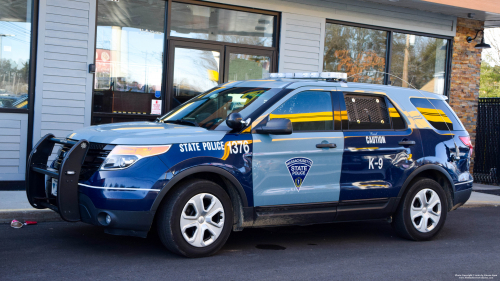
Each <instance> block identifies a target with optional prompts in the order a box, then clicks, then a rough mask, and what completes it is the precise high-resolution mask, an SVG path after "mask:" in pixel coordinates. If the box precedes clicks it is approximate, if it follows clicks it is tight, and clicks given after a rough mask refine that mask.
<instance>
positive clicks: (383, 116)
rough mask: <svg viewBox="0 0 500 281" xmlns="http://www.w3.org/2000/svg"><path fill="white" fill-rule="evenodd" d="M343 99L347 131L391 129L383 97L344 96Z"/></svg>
mask: <svg viewBox="0 0 500 281" xmlns="http://www.w3.org/2000/svg"><path fill="white" fill-rule="evenodd" d="M344 99H345V105H346V110H347V117H348V122H349V130H374V129H375V130H376V129H391V122H390V120H389V112H388V108H387V104H386V102H385V99H384V98H383V97H379V96H362V95H349V94H346V95H345V96H344ZM396 112H397V111H396ZM398 114H399V113H398Z"/></svg>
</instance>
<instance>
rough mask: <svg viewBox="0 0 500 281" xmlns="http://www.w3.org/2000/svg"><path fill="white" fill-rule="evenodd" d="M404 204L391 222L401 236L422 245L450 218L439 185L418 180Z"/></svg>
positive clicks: (407, 194)
mask: <svg viewBox="0 0 500 281" xmlns="http://www.w3.org/2000/svg"><path fill="white" fill-rule="evenodd" d="M401 200H402V201H401V202H400V204H399V206H398V209H397V211H396V213H395V214H394V216H393V220H392V226H393V227H394V229H395V230H396V232H397V233H398V235H399V236H401V237H403V238H406V239H410V240H415V241H421V240H429V239H431V238H432V237H434V236H435V235H436V234H438V232H439V231H440V230H441V228H442V227H443V225H444V222H445V220H446V215H447V214H448V201H447V199H446V194H445V192H444V190H443V188H442V187H441V186H440V185H439V184H438V183H437V182H435V181H434V180H431V179H427V178H423V179H419V180H417V181H415V182H414V183H413V184H412V185H411V186H410V187H409V190H408V192H407V193H406V195H405V197H404V198H402V199H401Z"/></svg>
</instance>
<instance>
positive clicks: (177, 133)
mask: <svg viewBox="0 0 500 281" xmlns="http://www.w3.org/2000/svg"><path fill="white" fill-rule="evenodd" d="M225 135H226V132H225V131H212V130H207V129H205V128H201V127H193V126H185V125H177V124H164V123H156V122H128V123H114V124H105V125H98V126H91V127H86V128H83V129H80V130H76V131H74V132H73V133H71V134H70V135H68V138H69V139H73V140H81V139H86V140H88V141H89V142H95V143H106V144H128V145H163V144H172V143H188V142H201V141H220V140H221V139H222V138H223V137H224V136H225Z"/></svg>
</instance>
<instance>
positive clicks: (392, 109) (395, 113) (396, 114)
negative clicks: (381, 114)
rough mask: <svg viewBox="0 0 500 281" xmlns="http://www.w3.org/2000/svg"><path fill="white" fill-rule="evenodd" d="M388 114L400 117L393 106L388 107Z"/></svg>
mask: <svg viewBox="0 0 500 281" xmlns="http://www.w3.org/2000/svg"><path fill="white" fill-rule="evenodd" d="M389 116H391V117H392V118H398V117H401V115H399V112H398V111H397V110H396V109H395V108H394V107H391V108H389Z"/></svg>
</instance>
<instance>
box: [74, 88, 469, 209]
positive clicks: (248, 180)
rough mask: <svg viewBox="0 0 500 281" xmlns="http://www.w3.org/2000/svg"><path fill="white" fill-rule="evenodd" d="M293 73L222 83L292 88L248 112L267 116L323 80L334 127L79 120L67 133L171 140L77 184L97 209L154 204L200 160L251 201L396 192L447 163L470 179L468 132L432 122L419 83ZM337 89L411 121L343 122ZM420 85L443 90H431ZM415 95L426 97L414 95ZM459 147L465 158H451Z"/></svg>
mask: <svg viewBox="0 0 500 281" xmlns="http://www.w3.org/2000/svg"><path fill="white" fill-rule="evenodd" d="M291 82H293V80H292V81H288V80H283V81H265V82H264V81H247V82H235V83H231V84H227V85H226V86H225V87H227V88H230V87H233V86H238V87H239V86H242V87H243V86H244V87H268V88H276V93H278V92H280V91H279V89H281V88H284V87H286V89H287V90H288V91H290V92H289V93H288V94H286V93H283V95H284V96H283V97H282V98H281V99H275V100H272V102H268V104H266V106H267V107H266V108H261V111H258V110H257V111H256V112H258V114H260V116H255V117H252V118H253V120H251V121H252V122H253V121H255V120H258V121H259V122H260V120H265V118H267V116H268V115H269V114H270V113H272V112H273V111H274V110H275V109H276V108H278V107H279V106H280V105H281V104H283V103H285V102H286V101H287V100H289V99H290V98H291V97H293V96H294V95H295V94H297V93H300V92H303V91H312V90H317V89H316V88H318V87H321V91H323V92H330V91H331V93H332V105H333V108H334V109H335V110H336V112H335V114H333V115H334V122H333V123H334V125H333V128H331V129H329V130H325V131H309V132H305V131H296V132H294V133H292V134H290V135H265V134H256V133H255V132H254V133H242V134H234V133H232V132H230V131H229V129H228V128H227V127H225V126H221V127H220V129H219V130H208V129H205V128H200V127H193V126H184V125H178V124H161V123H155V122H130V123H116V124H108V125H100V126H93V127H88V128H84V129H81V130H77V131H76V132H75V133H74V134H72V135H71V138H72V139H75V140H79V139H87V140H89V141H90V142H94V143H103V144H114V145H132V146H133V145H171V147H170V149H169V151H167V152H166V153H164V154H161V155H158V156H153V157H147V158H143V159H141V160H139V161H138V162H136V163H135V164H133V165H132V166H131V167H129V168H127V169H123V170H113V171H97V172H96V173H95V174H94V175H92V176H91V177H90V179H89V180H87V181H85V182H82V184H86V185H89V186H94V187H102V188H92V187H86V186H80V192H82V193H84V194H86V195H87V196H88V197H89V198H90V199H91V200H92V202H93V204H94V205H95V207H96V208H98V209H102V210H125V211H149V210H151V207H152V205H153V202H154V201H155V200H156V199H157V197H158V194H160V193H161V190H162V189H163V188H164V187H165V186H166V185H167V184H168V183H169V182H170V181H171V180H173V179H175V178H176V177H177V176H178V175H179V174H180V173H182V172H183V171H188V170H189V169H192V168H195V167H204V166H212V167H218V168H220V169H223V170H225V171H227V172H228V173H230V174H231V175H232V176H234V178H236V180H237V181H238V182H239V183H240V184H241V186H242V187H243V190H244V192H245V194H246V196H247V199H248V205H249V206H251V207H252V206H270V205H288V204H308V203H322V202H341V201H348V200H362V199H376V198H391V197H397V196H398V194H400V191H401V188H402V186H403V184H404V182H405V181H406V180H407V179H408V177H409V176H410V175H411V174H412V173H413V172H414V171H415V170H416V169H417V168H419V167H422V166H425V165H436V166H439V167H442V168H444V169H445V171H446V172H447V173H448V174H449V175H450V177H451V178H452V181H453V183H454V184H455V187H454V191H455V192H459V191H464V190H468V189H470V188H471V187H472V182H471V181H472V176H471V175H470V174H469V169H470V150H469V148H468V147H467V146H465V145H464V144H463V143H462V141H461V140H460V139H459V137H460V136H468V134H467V132H466V131H451V132H449V131H443V130H436V129H434V128H433V127H432V126H431V124H429V123H428V122H427V121H426V119H424V118H423V117H422V116H421V115H420V113H419V112H418V111H417V109H416V108H415V106H414V104H412V103H411V102H410V96H418V95H420V93H416V92H415V91H412V90H409V89H403V88H398V87H386V86H377V85H365V84H356V83H348V84H347V85H348V88H340V87H339V85H338V84H337V83H332V82H295V83H292V84H290V83H291ZM311 85H314V87H313V86H311ZM338 89H341V90H342V91H346V92H354V91H364V92H370V91H373V92H375V93H376V94H381V93H382V94H384V93H385V94H386V97H387V99H388V100H389V99H390V100H391V101H392V103H394V105H396V107H397V110H398V111H399V112H400V113H401V114H402V118H403V119H404V120H405V122H406V123H407V125H408V128H407V129H404V130H359V131H349V130H347V121H346V119H345V118H341V117H342V116H341V115H342V114H343V113H341V112H345V110H346V107H345V104H344V100H343V93H342V92H340V91H337V90H338ZM381 91H382V92H381ZM285 94H286V96H285ZM269 95H273V92H270V94H269ZM424 95H425V96H427V97H429V98H433V99H436V100H442V99H443V98H442V97H440V96H437V95H433V94H430V93H424ZM160 96H161V92H160V91H157V92H155V97H156V98H159V97H160ZM270 98H272V97H270ZM424 101H425V100H424ZM270 103H274V104H272V105H270ZM302 103H304V102H303V101H302ZM416 103H417V104H423V103H425V102H422V101H420V100H417V101H416ZM261 112H262V114H261ZM283 114H285V113H283ZM454 117H455V119H456V116H455V115H454ZM259 118H260V119H259ZM252 125H253V126H256V125H258V124H257V123H254V124H252ZM455 128H461V126H457V127H455ZM400 141H415V143H416V144H415V145H410V146H404V145H401V144H399V142H400ZM320 143H323V144H324V143H334V144H336V147H335V148H326V149H325V148H317V147H316V145H317V144H320ZM455 144H456V145H457V147H456V146H455ZM457 149H458V151H457ZM457 154H458V157H459V158H458V159H455V158H456V156H457ZM113 188H121V189H123V188H132V189H133V190H132V189H131V190H121V189H120V190H118V189H113Z"/></svg>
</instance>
